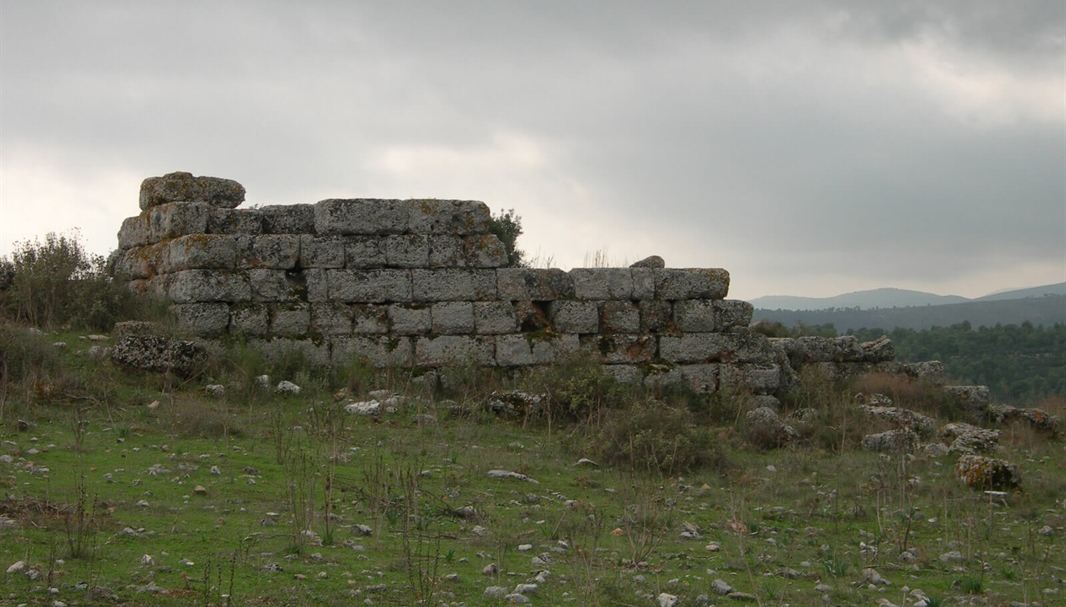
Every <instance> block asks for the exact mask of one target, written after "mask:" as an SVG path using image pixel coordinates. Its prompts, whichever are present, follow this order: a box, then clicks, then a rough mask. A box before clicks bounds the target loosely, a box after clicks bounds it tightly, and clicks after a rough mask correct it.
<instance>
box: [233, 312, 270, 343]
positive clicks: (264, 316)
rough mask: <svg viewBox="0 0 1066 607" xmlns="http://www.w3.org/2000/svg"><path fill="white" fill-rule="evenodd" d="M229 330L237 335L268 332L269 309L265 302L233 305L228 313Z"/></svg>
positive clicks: (259, 334)
mask: <svg viewBox="0 0 1066 607" xmlns="http://www.w3.org/2000/svg"><path fill="white" fill-rule="evenodd" d="M230 331H232V332H234V333H237V334H239V335H248V336H262V335H266V334H267V333H269V332H270V309H269V308H268V307H267V305H266V304H242V305H238V306H234V307H233V311H232V313H231V314H230Z"/></svg>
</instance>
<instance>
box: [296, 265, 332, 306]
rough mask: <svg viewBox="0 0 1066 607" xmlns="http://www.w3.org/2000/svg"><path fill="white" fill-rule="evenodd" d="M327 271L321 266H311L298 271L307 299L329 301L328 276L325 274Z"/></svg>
mask: <svg viewBox="0 0 1066 607" xmlns="http://www.w3.org/2000/svg"><path fill="white" fill-rule="evenodd" d="M328 271H329V270H325V269H322V268H311V269H308V270H304V271H302V272H300V276H301V279H302V281H303V285H304V289H305V290H306V293H307V301H311V302H323V301H329V278H328V277H327V276H326V272H328Z"/></svg>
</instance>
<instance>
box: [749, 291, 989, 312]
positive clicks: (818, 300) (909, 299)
mask: <svg viewBox="0 0 1066 607" xmlns="http://www.w3.org/2000/svg"><path fill="white" fill-rule="evenodd" d="M965 301H969V300H967V299H966V298H965V297H959V296H958V295H936V294H933V293H924V292H922V291H910V290H907V289H891V288H885V289H872V290H869V291H855V292H854V293H845V294H843V295H837V296H835V297H793V296H790V295H769V296H767V297H758V298H756V299H752V300H750V303H751V304H752V305H754V306H755V307H756V308H760V309H763V310H828V309H829V308H837V309H839V308H861V309H863V310H872V309H875V308H905V307H911V306H936V305H942V304H951V303H962V302H965Z"/></svg>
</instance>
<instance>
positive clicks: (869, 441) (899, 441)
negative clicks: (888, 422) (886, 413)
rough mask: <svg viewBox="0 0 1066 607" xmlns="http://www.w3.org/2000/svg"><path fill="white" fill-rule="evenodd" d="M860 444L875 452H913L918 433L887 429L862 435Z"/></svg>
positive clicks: (916, 444) (916, 446)
mask: <svg viewBox="0 0 1066 607" xmlns="http://www.w3.org/2000/svg"><path fill="white" fill-rule="evenodd" d="M860 446H861V447H862V448H863V449H865V450H866V451H874V452H877V453H913V452H914V451H915V450H917V448H918V435H917V434H915V432H914V431H913V430H889V431H887V432H880V433H878V434H867V435H866V436H864V437H862V442H861V443H860Z"/></svg>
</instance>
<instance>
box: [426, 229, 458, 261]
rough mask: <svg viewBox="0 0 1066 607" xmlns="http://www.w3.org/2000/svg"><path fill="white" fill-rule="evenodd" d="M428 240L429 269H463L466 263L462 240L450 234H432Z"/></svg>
mask: <svg viewBox="0 0 1066 607" xmlns="http://www.w3.org/2000/svg"><path fill="white" fill-rule="evenodd" d="M427 238H428V240H429V267H430V268H463V267H466V265H467V261H466V256H465V252H464V250H463V239H462V237H460V236H454V235H451V234H433V235H430V236H427Z"/></svg>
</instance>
